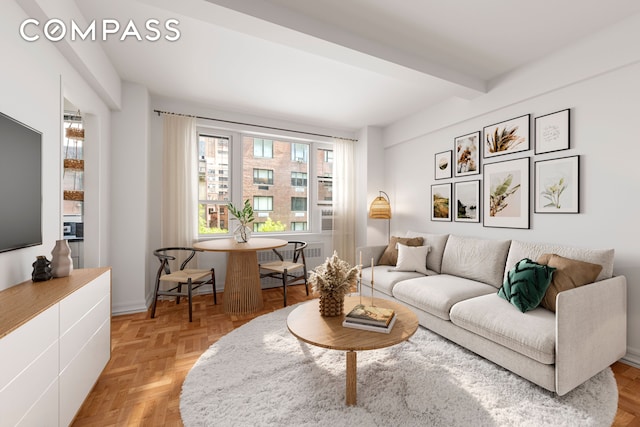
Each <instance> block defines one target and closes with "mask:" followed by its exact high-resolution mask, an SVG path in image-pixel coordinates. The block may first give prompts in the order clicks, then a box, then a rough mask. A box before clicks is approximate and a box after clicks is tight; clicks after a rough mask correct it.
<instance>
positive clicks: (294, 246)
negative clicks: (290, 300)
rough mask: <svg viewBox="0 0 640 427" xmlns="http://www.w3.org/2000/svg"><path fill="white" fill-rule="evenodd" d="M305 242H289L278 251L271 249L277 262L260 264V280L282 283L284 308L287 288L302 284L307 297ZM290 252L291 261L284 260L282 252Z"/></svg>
mask: <svg viewBox="0 0 640 427" xmlns="http://www.w3.org/2000/svg"><path fill="white" fill-rule="evenodd" d="M306 247H307V242H303V241H301V240H290V241H289V242H288V244H287V246H285V247H283V248H279V249H280V250H278V249H271V250H272V251H273V252H274V253H275V254H276V256H277V257H278V259H279V260H278V261H273V262H268V263H265V264H260V278H261V279H262V278H265V277H273V278H276V279H280V280H281V281H282V291H283V293H284V306H285V307H286V306H287V286H289V285H294V284H300V283H304V286H305V289H306V291H307V295H309V283H308V281H307V260H306V259H305V256H304V249H305V248H306ZM288 250H291V251H292V256H291V260H290V261H289V260H285V258H284V256H283V252H285V251H288Z"/></svg>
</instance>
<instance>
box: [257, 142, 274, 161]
mask: <svg viewBox="0 0 640 427" xmlns="http://www.w3.org/2000/svg"><path fill="white" fill-rule="evenodd" d="M253 157H258V158H260V157H263V158H268V159H271V158H273V140H271V139H262V138H253Z"/></svg>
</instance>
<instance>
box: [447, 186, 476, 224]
mask: <svg viewBox="0 0 640 427" xmlns="http://www.w3.org/2000/svg"><path fill="white" fill-rule="evenodd" d="M453 194H454V203H453V205H454V206H455V207H454V213H453V215H454V216H453V219H454V221H457V222H480V181H479V180H475V181H461V182H456V183H455V184H454V192H453Z"/></svg>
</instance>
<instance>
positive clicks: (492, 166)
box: [482, 157, 530, 228]
mask: <svg viewBox="0 0 640 427" xmlns="http://www.w3.org/2000/svg"><path fill="white" fill-rule="evenodd" d="M529 168H530V166H529V158H528V157H525V158H523V159H516V160H507V161H504V162H496V163H489V164H485V165H484V180H483V182H484V185H483V191H482V194H483V201H482V219H483V225H484V226H485V227H504V228H529V173H530V172H529Z"/></svg>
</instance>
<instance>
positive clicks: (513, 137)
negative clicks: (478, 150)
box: [482, 114, 531, 159]
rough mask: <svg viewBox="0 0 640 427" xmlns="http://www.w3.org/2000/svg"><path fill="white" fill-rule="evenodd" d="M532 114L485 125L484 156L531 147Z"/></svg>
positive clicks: (483, 131) (508, 152)
mask: <svg viewBox="0 0 640 427" xmlns="http://www.w3.org/2000/svg"><path fill="white" fill-rule="evenodd" d="M530 121H531V115H530V114H525V115H524V116H520V117H516V118H513V119H509V120H505V121H503V122H500V123H496V124H493V125H489V126H485V127H484V128H483V129H482V134H483V140H482V145H483V156H484V158H485V159H487V158H489V157H495V156H500V155H504V154H512V153H518V152H520V151H527V150H529V149H530V142H529V141H530V132H531V130H530V126H529V123H530Z"/></svg>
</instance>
